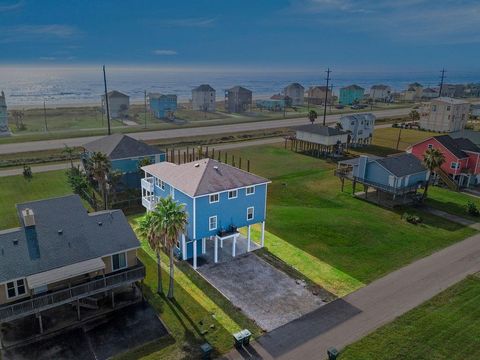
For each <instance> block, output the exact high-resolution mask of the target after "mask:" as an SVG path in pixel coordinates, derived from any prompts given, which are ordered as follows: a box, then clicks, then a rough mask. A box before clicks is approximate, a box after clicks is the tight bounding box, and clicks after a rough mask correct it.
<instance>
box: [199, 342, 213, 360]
mask: <svg viewBox="0 0 480 360" xmlns="http://www.w3.org/2000/svg"><path fill="white" fill-rule="evenodd" d="M200 350H201V352H202V360H209V359H210V356H211V355H212V351H213V348H212V345H210V344H209V343H205V344H202V345H200Z"/></svg>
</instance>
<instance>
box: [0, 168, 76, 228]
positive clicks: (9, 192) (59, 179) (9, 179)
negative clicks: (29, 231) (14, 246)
mask: <svg viewBox="0 0 480 360" xmlns="http://www.w3.org/2000/svg"><path fill="white" fill-rule="evenodd" d="M71 193H72V190H71V189H70V186H69V185H68V183H67V178H66V176H65V170H58V171H50V172H44V173H38V174H33V178H32V179H30V180H26V179H25V178H24V177H23V176H22V175H17V176H6V177H0V194H1V196H0V198H1V201H0V230H1V229H8V228H11V227H16V226H19V224H18V218H17V212H16V208H15V205H16V204H18V203H23V202H27V201H33V200H40V199H46V198H51V197H56V196H62V195H67V194H71Z"/></svg>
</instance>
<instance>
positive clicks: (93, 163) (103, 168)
mask: <svg viewBox="0 0 480 360" xmlns="http://www.w3.org/2000/svg"><path fill="white" fill-rule="evenodd" d="M87 167H88V169H89V171H90V174H91V175H92V176H93V178H94V179H95V181H96V182H97V183H98V186H99V188H100V191H101V192H102V197H103V202H104V204H105V210H106V209H107V179H108V174H109V173H110V170H111V167H112V164H111V163H110V160H109V159H108V157H107V155H105V154H102V153H101V152H94V153H93V155H92V156H91V157H90V158H89V159H88V165H87Z"/></svg>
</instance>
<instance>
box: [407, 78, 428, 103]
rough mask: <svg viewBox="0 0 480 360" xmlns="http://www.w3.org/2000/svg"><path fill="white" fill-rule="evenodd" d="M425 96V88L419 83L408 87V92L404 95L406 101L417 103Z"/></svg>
mask: <svg viewBox="0 0 480 360" xmlns="http://www.w3.org/2000/svg"><path fill="white" fill-rule="evenodd" d="M422 95H423V86H422V84H419V83H418V82H414V83H412V84H409V85H408V88H407V90H405V92H404V93H403V100H404V101H416V100H420V99H421V98H422Z"/></svg>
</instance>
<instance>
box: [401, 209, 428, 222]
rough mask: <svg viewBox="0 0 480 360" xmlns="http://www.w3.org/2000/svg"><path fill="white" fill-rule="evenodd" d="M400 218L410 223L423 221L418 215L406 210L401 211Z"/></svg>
mask: <svg viewBox="0 0 480 360" xmlns="http://www.w3.org/2000/svg"><path fill="white" fill-rule="evenodd" d="M402 219H403V220H405V221H406V222H409V223H410V224H413V225H417V224H420V223H421V222H422V221H423V220H422V218H421V217H420V216H418V215H413V214H409V213H407V212H405V213H403V215H402Z"/></svg>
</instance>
